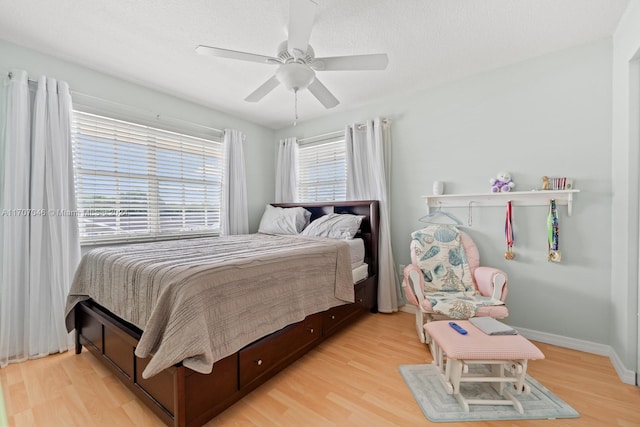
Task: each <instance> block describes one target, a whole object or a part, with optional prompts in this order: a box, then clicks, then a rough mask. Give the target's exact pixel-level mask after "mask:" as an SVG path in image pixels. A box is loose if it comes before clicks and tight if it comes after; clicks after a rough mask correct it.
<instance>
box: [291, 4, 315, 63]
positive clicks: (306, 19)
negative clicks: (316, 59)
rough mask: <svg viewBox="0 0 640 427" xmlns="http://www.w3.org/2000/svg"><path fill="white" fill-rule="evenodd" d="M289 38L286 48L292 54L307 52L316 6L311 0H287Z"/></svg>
mask: <svg viewBox="0 0 640 427" xmlns="http://www.w3.org/2000/svg"><path fill="white" fill-rule="evenodd" d="M289 1H290V3H289V38H288V39H287V50H288V51H289V53H291V54H293V53H294V52H295V51H298V52H299V53H300V55H304V54H305V53H306V52H307V47H308V46H309V38H310V37H311V28H312V27H313V19H314V18H315V15H316V7H317V6H318V5H317V4H316V3H315V2H313V1H312V0H289Z"/></svg>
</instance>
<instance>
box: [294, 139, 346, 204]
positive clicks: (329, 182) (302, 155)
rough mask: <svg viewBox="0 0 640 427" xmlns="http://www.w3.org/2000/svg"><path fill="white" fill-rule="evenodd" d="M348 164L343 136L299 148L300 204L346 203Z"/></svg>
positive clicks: (302, 144) (303, 144)
mask: <svg viewBox="0 0 640 427" xmlns="http://www.w3.org/2000/svg"><path fill="white" fill-rule="evenodd" d="M346 196H347V160H346V148H345V141H344V136H340V137H336V138H332V139H328V140H323V141H318V142H310V143H301V144H300V145H299V146H298V200H299V201H301V202H324V201H337V200H346Z"/></svg>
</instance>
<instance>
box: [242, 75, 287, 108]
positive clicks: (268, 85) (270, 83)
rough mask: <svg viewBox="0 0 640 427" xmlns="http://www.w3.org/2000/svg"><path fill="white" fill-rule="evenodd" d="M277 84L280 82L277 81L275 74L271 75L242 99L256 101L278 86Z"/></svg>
mask: <svg viewBox="0 0 640 427" xmlns="http://www.w3.org/2000/svg"><path fill="white" fill-rule="evenodd" d="M279 84H280V82H279V81H278V79H277V78H276V76H273V77H271V78H270V79H269V80H267V81H266V82H264V83H262V84H261V85H260V87H259V88H258V89H256V90H254V91H253V92H251V94H249V96H247V97H246V98H245V99H244V100H245V101H247V102H258V101H260V100H261V99H262V98H264V97H265V95H266V94H268V93H269V92H271V91H272V90H274V89H275V88H276V87H278V85H279Z"/></svg>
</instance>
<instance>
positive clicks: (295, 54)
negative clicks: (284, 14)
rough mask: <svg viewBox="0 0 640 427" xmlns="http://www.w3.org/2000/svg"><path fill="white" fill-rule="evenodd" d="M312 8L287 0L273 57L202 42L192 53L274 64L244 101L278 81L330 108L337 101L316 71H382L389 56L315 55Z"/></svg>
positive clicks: (309, 0)
mask: <svg viewBox="0 0 640 427" xmlns="http://www.w3.org/2000/svg"><path fill="white" fill-rule="evenodd" d="M316 8H317V4H316V3H315V2H313V1H312V0H290V3H289V27H288V28H289V36H288V39H287V40H286V41H284V42H282V43H281V44H280V46H279V47H278V55H277V57H271V56H264V55H258V54H254V53H247V52H238V51H235V50H229V49H222V48H219V47H211V46H203V45H199V46H198V47H197V48H196V52H198V53H200V54H203V55H213V56H217V57H221V58H230V59H239V60H242V61H251V62H260V63H263V64H272V65H278V69H277V70H276V72H275V74H274V75H273V76H272V77H271V78H270V79H269V80H267V81H266V82H264V83H263V84H262V85H260V86H259V87H258V88H257V89H256V90H254V91H253V92H252V93H251V94H249V96H247V97H246V98H245V101H248V102H258V101H260V100H261V99H262V98H264V97H265V96H266V95H267V94H268V93H269V92H271V91H272V90H274V89H275V88H276V87H278V85H280V84H282V85H283V86H284V87H285V88H287V89H289V90H292V91H293V92H294V93H295V94H296V95H297V92H298V91H299V90H301V89H309V92H311V94H312V95H313V96H314V97H316V99H318V101H320V103H321V104H322V105H324V107H325V108H333V107H335V106H336V105H338V104H339V103H340V101H338V99H337V98H336V97H335V96H333V94H332V93H331V92H330V91H329V89H327V88H326V87H325V86H324V85H323V84H322V83H321V82H320V80H318V78H317V77H316V73H315V72H316V71H345V70H384V69H385V68H386V67H387V64H388V63H389V59H388V58H387V54H385V53H380V54H370V55H352V56H333V57H326V58H316V57H315V53H314V51H313V48H312V47H311V46H310V45H309V37H310V36H311V29H312V26H313V20H314V18H315V14H316Z"/></svg>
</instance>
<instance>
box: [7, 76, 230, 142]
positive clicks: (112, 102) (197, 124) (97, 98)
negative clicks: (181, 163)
mask: <svg viewBox="0 0 640 427" xmlns="http://www.w3.org/2000/svg"><path fill="white" fill-rule="evenodd" d="M7 77H9V79H12V78H13V72H12V71H9V72H8V73H7ZM28 82H29V83H38V81H37V80H32V79H28ZM70 92H71V95H72V96H73V95H77V96H80V97H86V98H90V99H93V100H96V101H99V102H102V103H105V104H111V105H113V106H117V107H120V108H124V109H127V110H129V111H134V112H136V113H144V114H147V115H151V116H155V119H156V120H157V121H160V118H161V117H162V119H163V120H165V121H169V122H180V123H184V124H187V125H189V126H196V127H199V128H202V129H206V130H210V131H213V132H218V133H220V134H224V131H223V130H222V129H217V128H214V127H211V126H206V125H202V124H200V123H195V122H191V121H189V120H183V119H178V118H175V117H168V116H161V115H160V114H157V113H154V112H153V111H151V110H144V109H142V108H138V107H133V106H131V105H126V104H122V103H120V102H116V101H111V100H108V99H104V98H100V97H97V96H93V95H88V94H86V93H82V92H78V91H75V90H70ZM72 101H73V100H72ZM79 105H85V104H83V103H82V102H79Z"/></svg>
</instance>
